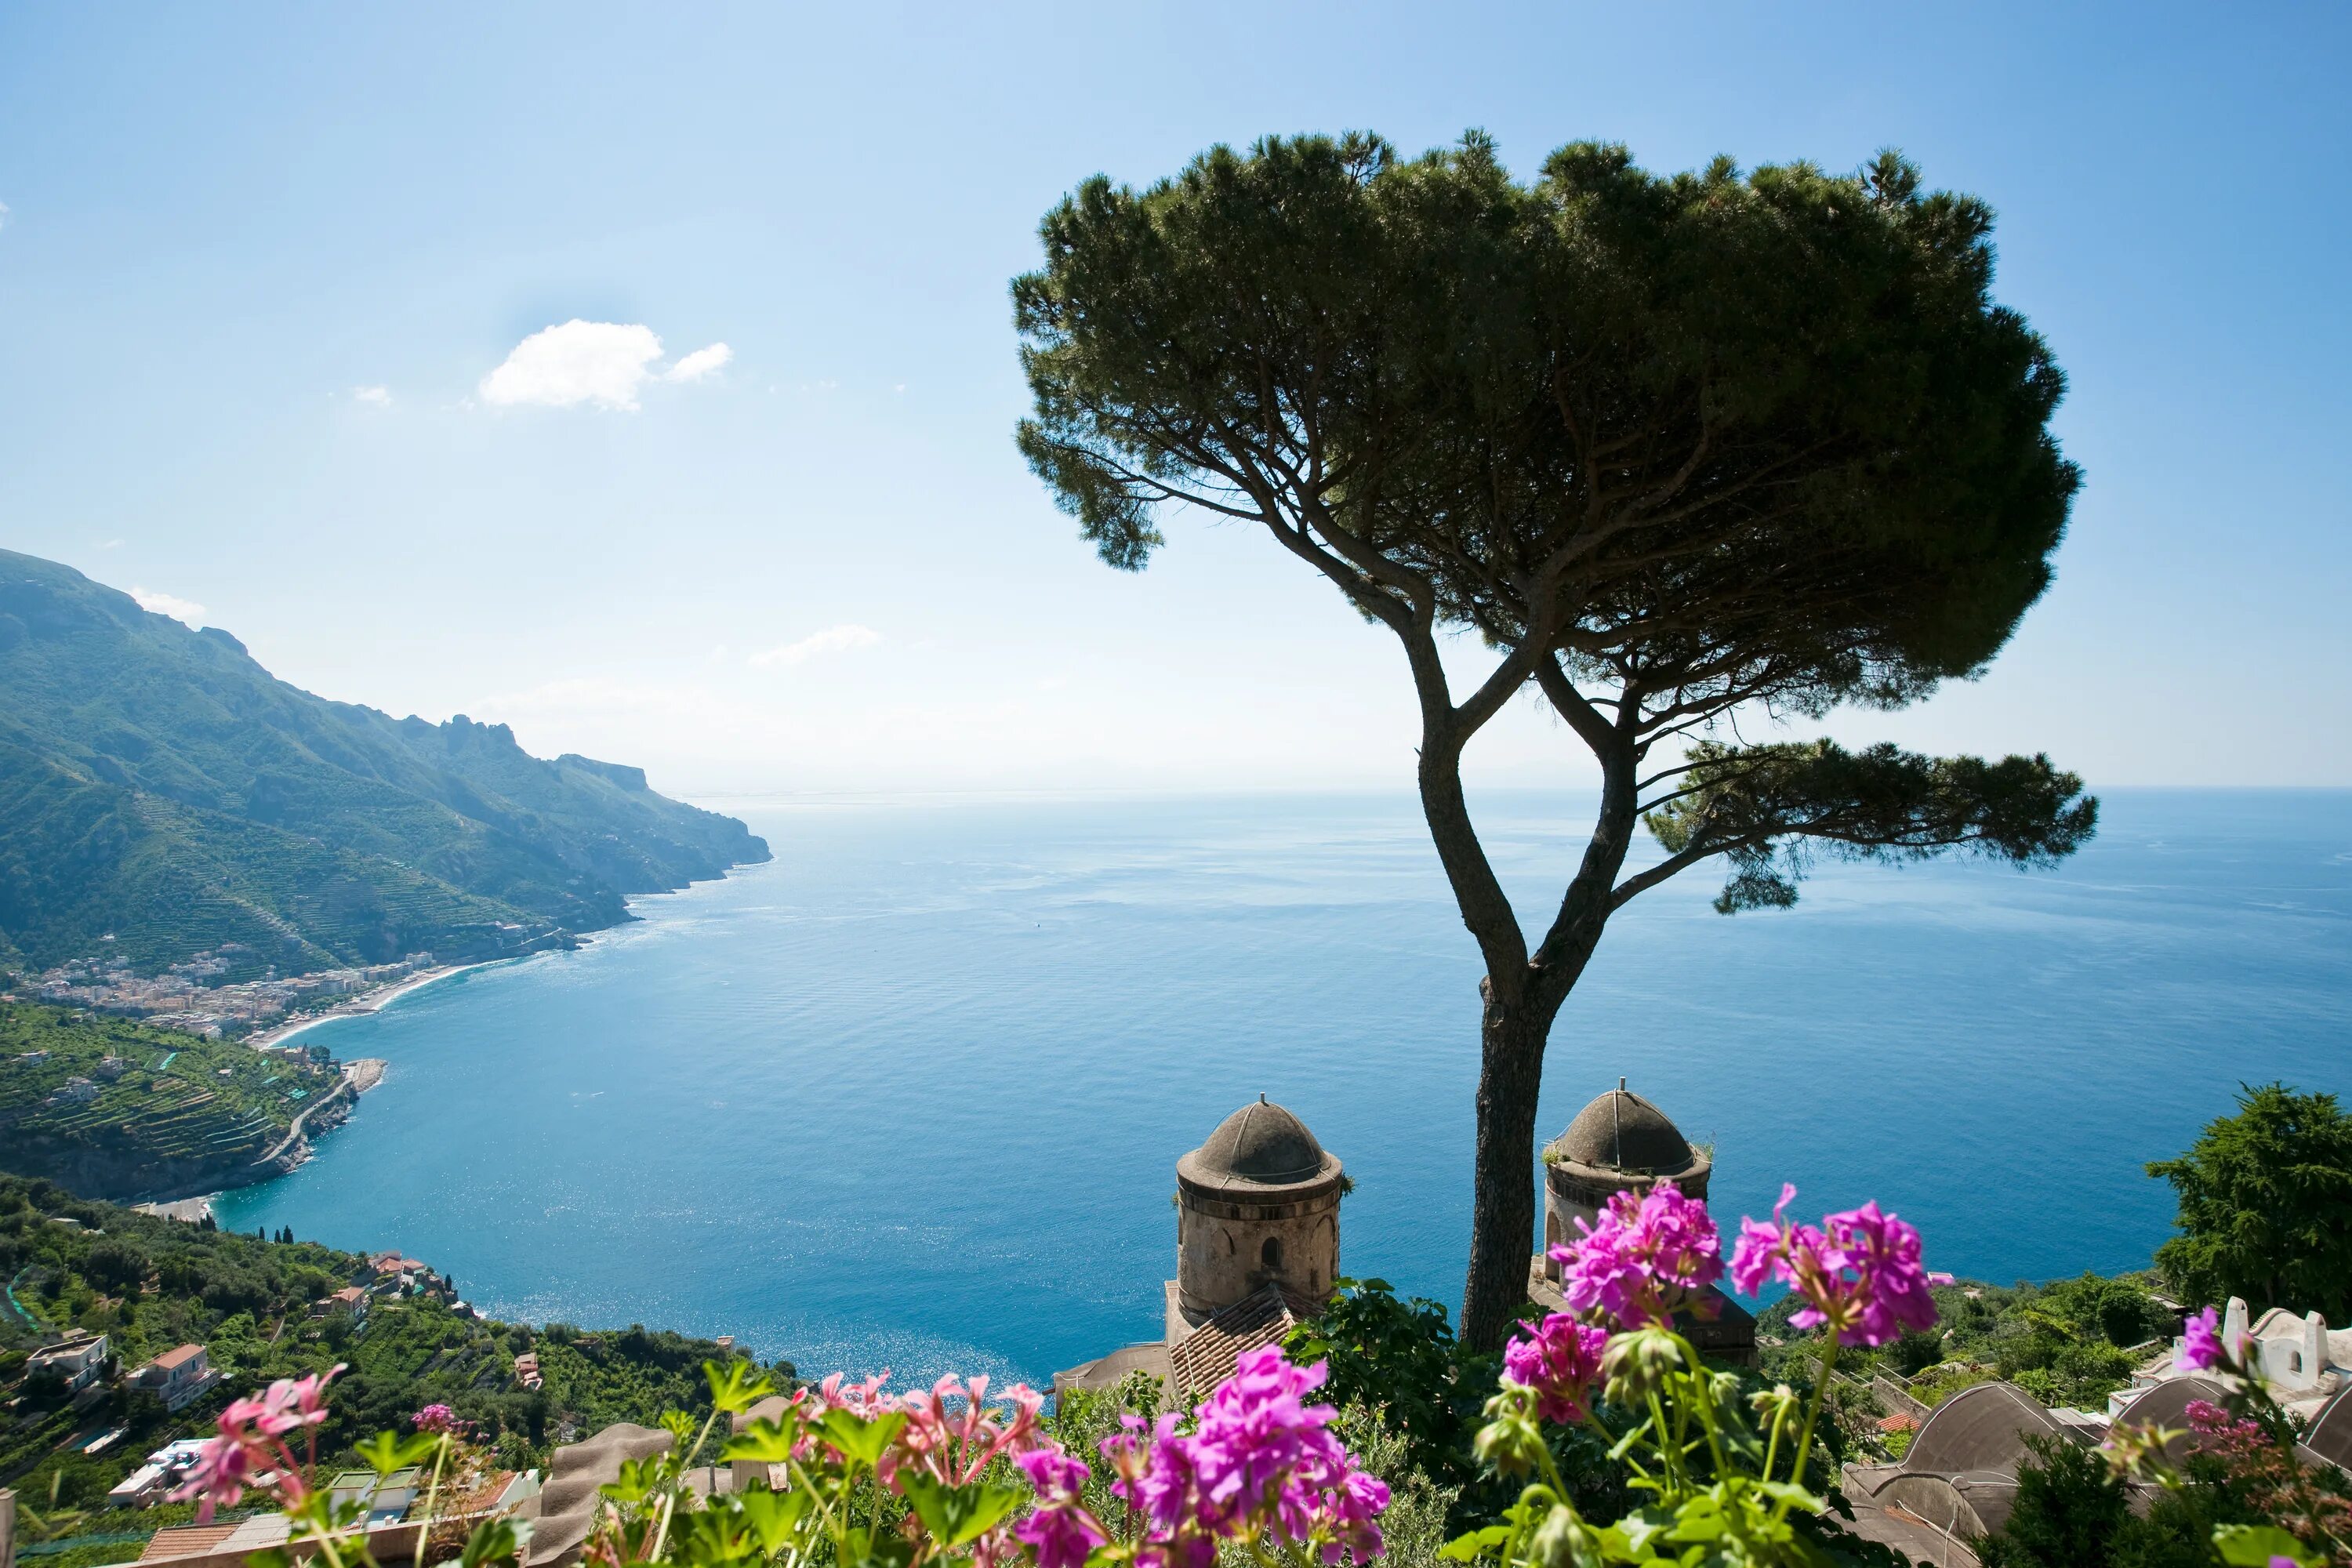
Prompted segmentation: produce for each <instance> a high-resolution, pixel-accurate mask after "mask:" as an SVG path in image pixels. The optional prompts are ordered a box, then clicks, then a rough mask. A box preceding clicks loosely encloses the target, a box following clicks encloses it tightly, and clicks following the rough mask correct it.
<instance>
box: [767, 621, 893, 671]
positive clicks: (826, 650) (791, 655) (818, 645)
mask: <svg viewBox="0 0 2352 1568" xmlns="http://www.w3.org/2000/svg"><path fill="white" fill-rule="evenodd" d="M881 640H882V634H881V633H880V632H877V631H876V630H874V629H873V628H872V627H871V626H827V627H825V628H824V630H823V631H821V632H811V633H810V634H809V635H808V636H806V637H803V638H801V640H800V641H798V642H789V643H786V644H784V645H783V646H782V647H772V648H769V649H768V650H766V651H765V652H764V653H755V654H753V655H752V656H751V658H749V659H748V660H746V661H745V662H746V663H748V664H750V665H751V668H754V669H765V668H768V667H769V666H770V665H775V664H781V665H785V666H787V667H789V666H792V665H795V664H805V663H807V662H808V661H809V660H810V659H813V658H824V656H825V655H827V654H834V653H847V652H848V651H849V650H850V649H852V648H860V647H873V646H874V645H875V644H876V643H878V642H880V641H881Z"/></svg>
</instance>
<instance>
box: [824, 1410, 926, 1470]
mask: <svg viewBox="0 0 2352 1568" xmlns="http://www.w3.org/2000/svg"><path fill="white" fill-rule="evenodd" d="M906 1425H907V1417H906V1415H905V1413H904V1412H902V1411H897V1410H892V1411H887V1412H885V1413H884V1414H882V1415H877V1416H875V1417H874V1418H873V1419H872V1420H870V1421H866V1420H861V1419H859V1418H858V1417H857V1416H855V1415H851V1414H850V1413H849V1412H848V1411H846V1410H828V1411H826V1412H825V1413H824V1420H823V1421H821V1422H819V1423H818V1424H817V1430H818V1431H819V1432H821V1433H823V1434H824V1440H825V1441H826V1442H828V1443H830V1444H832V1445H833V1447H835V1449H837V1450H839V1451H840V1454H841V1457H842V1458H845V1459H847V1460H850V1461H851V1462H853V1463H856V1464H860V1465H865V1466H867V1467H869V1468H871V1467H872V1466H873V1465H875V1464H877V1463H878V1462H879V1461H880V1459H881V1458H882V1456H883V1454H884V1453H885V1452H887V1450H888V1448H889V1447H890V1445H891V1444H892V1443H893V1442H895V1441H897V1440H898V1431H899V1428H901V1427H903V1426H906Z"/></svg>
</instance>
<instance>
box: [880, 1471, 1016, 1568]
mask: <svg viewBox="0 0 2352 1568" xmlns="http://www.w3.org/2000/svg"><path fill="white" fill-rule="evenodd" d="M898 1485H899V1486H900V1487H901V1488H902V1489H904V1490H905V1491H906V1494H907V1501H908V1504H909V1505H911V1506H912V1507H913V1509H914V1510H915V1517H916V1518H917V1519H919V1520H921V1521H923V1528H924V1529H925V1530H926V1531H929V1532H930V1537H931V1540H932V1541H933V1542H935V1543H936V1544H937V1545H938V1546H939V1547H940V1550H941V1551H943V1552H952V1551H954V1550H955V1549H956V1548H957V1547H959V1546H964V1545H968V1544H969V1543H971V1542H974V1541H977V1540H979V1539H980V1538H981V1537H982V1535H985V1534H986V1533H987V1532H988V1531H991V1530H992V1529H994V1528H995V1527H996V1525H997V1524H998V1523H999V1522H1001V1521H1003V1519H1004V1517H1005V1516H1006V1515H1007V1514H1009V1513H1011V1512H1012V1511H1013V1510H1014V1509H1015V1508H1016V1507H1018V1506H1020V1502H1021V1498H1022V1490H1021V1489H1020V1488H1018V1487H1008V1486H997V1485H994V1484H992V1483H991V1482H987V1481H973V1482H971V1484H969V1485H967V1486H961V1487H950V1486H945V1485H942V1484H941V1483H940V1482H938V1481H935V1480H933V1479H931V1478H930V1477H929V1476H925V1475H919V1474H916V1473H914V1472H912V1471H902V1472H901V1473H900V1474H899V1476H898Z"/></svg>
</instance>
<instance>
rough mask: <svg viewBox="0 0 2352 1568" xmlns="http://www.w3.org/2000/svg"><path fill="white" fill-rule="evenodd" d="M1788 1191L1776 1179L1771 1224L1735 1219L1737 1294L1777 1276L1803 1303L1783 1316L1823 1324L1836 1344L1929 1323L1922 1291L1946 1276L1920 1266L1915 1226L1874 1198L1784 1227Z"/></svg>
mask: <svg viewBox="0 0 2352 1568" xmlns="http://www.w3.org/2000/svg"><path fill="white" fill-rule="evenodd" d="M1796 1195H1797V1189H1796V1188H1795V1187H1793V1186H1790V1185H1788V1184H1782V1186H1781V1188H1780V1202H1779V1203H1778V1204H1775V1205H1773V1206H1772V1223H1771V1224H1769V1225H1766V1224H1764V1223H1763V1222H1762V1221H1760V1220H1754V1219H1742V1220H1741V1221H1740V1222H1739V1241H1738V1245H1737V1246H1736V1247H1734V1248H1733V1249H1732V1254H1731V1279H1732V1283H1733V1284H1735V1285H1737V1286H1738V1288H1739V1290H1740V1293H1741V1294H1742V1295H1749V1296H1752V1295H1754V1294H1755V1293H1756V1291H1757V1289H1759V1287H1760V1286H1762V1285H1763V1284H1764V1282H1765V1281H1766V1280H1768V1279H1771V1280H1778V1281H1779V1282H1780V1283H1781V1284H1784V1285H1786V1286H1788V1287H1789V1288H1790V1289H1792V1290H1794V1291H1795V1292H1796V1293H1797V1294H1798V1295H1800V1296H1801V1297H1803V1298H1804V1300H1805V1305H1804V1306H1803V1307H1802V1308H1801V1309H1800V1310H1798V1311H1797V1312H1795V1313H1794V1314H1792V1315H1791V1316H1790V1319H1789V1321H1790V1323H1792V1324H1794V1325H1795V1326H1796V1327H1798V1328H1801V1329H1810V1328H1815V1327H1826V1328H1828V1329H1829V1330H1830V1331H1831V1332H1832V1333H1834V1334H1835V1335H1836V1336H1837V1342H1838V1343H1840V1344H1842V1345H1883V1344H1885V1343H1887V1342H1889V1341H1892V1340H1894V1339H1895V1338H1896V1337H1897V1336H1898V1335H1900V1334H1901V1333H1902V1331H1904V1330H1905V1329H1906V1328H1909V1329H1927V1328H1930V1327H1932V1326H1934V1324H1935V1321H1936V1301H1935V1298H1934V1297H1933V1296H1931V1295H1929V1294H1928V1289H1927V1288H1928V1287H1929V1286H1930V1285H1948V1284H1950V1283H1951V1282H1952V1277H1951V1276H1950V1275H1948V1274H1931V1273H1929V1272H1928V1271H1927V1269H1926V1268H1924V1267H1922V1266H1921V1264H1920V1261H1919V1233H1918V1231H1916V1229H1914V1228H1913V1227H1911V1226H1907V1225H1906V1224H1904V1223H1903V1222H1902V1221H1901V1220H1899V1219H1897V1218H1895V1215H1891V1214H1881V1213H1880V1212H1879V1209H1878V1205H1876V1204H1875V1203H1867V1204H1864V1205H1862V1207H1860V1208H1858V1209H1848V1210H1846V1211H1845V1212H1844V1213H1843V1214H1833V1215H1828V1216H1826V1217H1825V1218H1824V1219H1822V1223H1821V1226H1820V1228H1818V1229H1816V1228H1815V1227H1814V1226H1809V1225H1801V1224H1799V1225H1792V1224H1790V1222H1789V1219H1788V1217H1787V1212H1786V1211H1787V1209H1788V1207H1789V1203H1790V1199H1792V1198H1794V1197H1795V1196H1796Z"/></svg>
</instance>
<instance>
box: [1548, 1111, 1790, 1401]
mask: <svg viewBox="0 0 2352 1568" xmlns="http://www.w3.org/2000/svg"><path fill="white" fill-rule="evenodd" d="M1714 1174H1715V1157H1714V1155H1713V1154H1711V1153H1709V1152H1707V1151H1706V1150H1705V1149H1698V1148H1694V1147H1693V1146H1692V1145H1691V1142H1690V1140H1689V1139H1687V1138H1685V1137H1684V1136H1683V1135H1682V1130H1681V1129H1680V1128H1678V1127H1676V1126H1675V1124H1674V1121H1673V1119H1672V1118H1670V1117H1669V1116H1667V1115H1666V1113H1665V1112H1664V1111H1663V1110H1659V1109H1658V1108H1657V1107H1656V1106H1654V1105H1653V1104H1651V1103H1650V1102H1649V1101H1648V1100H1644V1099H1643V1098H1642V1097H1641V1096H1640V1095H1638V1094H1635V1093H1634V1092H1633V1090H1631V1089H1627V1088H1626V1087H1625V1080H1624V1079H1622V1078H1621V1079H1618V1080H1617V1087H1616V1088H1615V1089H1609V1090H1607V1091H1605V1092H1604V1093H1602V1094H1601V1095H1600V1096H1598V1097H1597V1098H1595V1099H1594V1100H1592V1102H1591V1104H1589V1105H1587V1106H1586V1107H1585V1108H1584V1109H1583V1110H1580V1111H1578V1112H1577V1113H1576V1120H1575V1121H1570V1123H1569V1124H1568V1131H1565V1132H1562V1133H1561V1134H1560V1135H1559V1137H1557V1138H1555V1139H1553V1140H1552V1141H1551V1142H1550V1143H1549V1144H1548V1145H1546V1147H1545V1149H1544V1152H1543V1181H1544V1239H1543V1250H1542V1251H1541V1252H1538V1253H1537V1254H1536V1256H1535V1258H1533V1259H1532V1260H1531V1261H1530V1263H1529V1266H1528V1300H1531V1301H1534V1302H1535V1303H1536V1304H1537V1305H1538V1306H1540V1307H1543V1308H1544V1309H1545V1310H1549V1311H1559V1310H1564V1309H1565V1307H1566V1306H1567V1303H1566V1302H1565V1301H1564V1300H1561V1297H1560V1283H1559V1277H1560V1267H1559V1264H1558V1263H1556V1262H1554V1261H1553V1260H1552V1258H1551V1249H1552V1248H1553V1247H1559V1246H1561V1245H1562V1244H1564V1243H1569V1242H1573V1241H1575V1240H1576V1239H1577V1238H1578V1237H1580V1236H1582V1235H1583V1234H1584V1232H1583V1231H1581V1230H1580V1229H1578V1228H1577V1224H1576V1222H1577V1221H1578V1220H1580V1219H1581V1220H1591V1219H1593V1218H1594V1217H1595V1216H1597V1215H1599V1214H1600V1212H1601V1209H1602V1207H1604V1206H1605V1205H1607V1204H1608V1202H1609V1200H1610V1199H1611V1198H1612V1197H1615V1196H1616V1195H1617V1194H1619V1193H1632V1194H1635V1195H1636V1196H1638V1195H1640V1194H1643V1193H1646V1192H1648V1191H1649V1190H1650V1188H1651V1187H1652V1186H1653V1185H1654V1184H1656V1183H1658V1182H1661V1181H1672V1182H1673V1183H1674V1184H1675V1186H1677V1187H1679V1188H1680V1189H1682V1191H1683V1193H1684V1194H1685V1195H1686V1196H1689V1197H1694V1198H1697V1199H1700V1200H1701V1201H1705V1199H1706V1184H1707V1179H1708V1178H1709V1177H1711V1176H1712V1175H1714ZM1718 1223H1719V1222H1718ZM1700 1296H1701V1301H1700V1303H1699V1305H1698V1306H1697V1307H1696V1309H1695V1310H1691V1311H1688V1312H1682V1313H1677V1314H1676V1315H1675V1327H1676V1328H1678V1329H1679V1330H1681V1331H1682V1332H1683V1333H1684V1334H1685V1336H1686V1337H1687V1338H1688V1339H1689V1340H1690V1342H1691V1343H1693V1344H1694V1345H1696V1346H1697V1347H1698V1348H1699V1349H1700V1350H1701V1351H1703V1352H1706V1353H1707V1354H1708V1355H1711V1356H1716V1357H1717V1358H1719V1359H1721V1360H1725V1361H1732V1362H1738V1363H1743V1364H1746V1365H1748V1366H1753V1365H1755V1364H1756V1320H1755V1319H1754V1318H1753V1317H1751V1316H1749V1315H1748V1311H1747V1310H1745V1309H1744V1308H1742V1307H1741V1306H1740V1305H1739V1303H1738V1302H1737V1301H1735V1300H1732V1299H1731V1298H1730V1297H1728V1296H1727V1295H1725V1294H1724V1293H1723V1292H1722V1291H1721V1290H1720V1289H1716V1288H1715V1287H1713V1286H1709V1287H1707V1288H1706V1289H1705V1290H1703V1291H1702V1292H1700Z"/></svg>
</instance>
